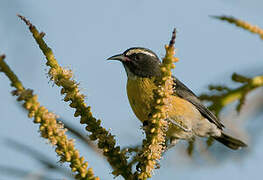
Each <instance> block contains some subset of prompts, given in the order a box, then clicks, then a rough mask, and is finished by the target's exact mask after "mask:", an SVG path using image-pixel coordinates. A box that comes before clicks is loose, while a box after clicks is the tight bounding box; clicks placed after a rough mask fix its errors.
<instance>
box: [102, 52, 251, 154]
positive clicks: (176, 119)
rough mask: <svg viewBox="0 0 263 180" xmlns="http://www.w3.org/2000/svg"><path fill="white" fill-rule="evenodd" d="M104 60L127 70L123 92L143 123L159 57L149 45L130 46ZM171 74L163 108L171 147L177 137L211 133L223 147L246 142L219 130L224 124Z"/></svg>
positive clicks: (148, 110) (151, 98)
mask: <svg viewBox="0 0 263 180" xmlns="http://www.w3.org/2000/svg"><path fill="white" fill-rule="evenodd" d="M107 60H117V61H120V62H121V63H122V64H123V66H124V69H125V71H126V74H127V77H128V78H127V86H126V90H127V96H128V100H129V103H130V106H131V108H132V110H133V112H134V114H135V115H136V117H137V118H138V119H139V120H140V121H141V122H142V123H143V126H146V125H147V122H148V119H149V117H150V114H151V104H152V103H153V102H154V90H155V89H156V88H157V86H156V85H155V83H154V81H155V79H156V78H158V77H159V76H161V68H160V65H161V61H160V59H159V57H158V56H157V55H156V54H155V53H154V52H153V51H152V50H150V49H147V48H143V47H132V48H129V49H127V50H126V51H124V52H123V53H121V54H117V55H114V56H111V57H110V58H108V59H107ZM172 78H173V94H172V96H170V97H169V101H168V102H169V105H170V106H169V107H171V108H169V110H167V111H168V112H166V114H167V119H166V120H167V121H168V122H169V124H170V125H169V127H168V130H167V132H166V141H167V142H168V141H169V143H170V144H169V145H168V146H167V148H169V147H173V146H174V145H175V144H176V143H177V142H178V141H179V140H188V141H191V140H193V139H194V138H195V137H196V136H197V137H212V138H213V139H215V140H217V141H218V142H220V143H222V144H223V145H225V146H226V147H228V148H230V149H233V150H237V149H240V148H242V147H246V146H247V145H246V144H245V143H244V142H242V141H241V140H239V139H236V138H234V137H231V136H230V135H227V134H226V133H225V132H223V128H224V125H223V124H222V123H221V122H220V120H219V119H218V118H217V117H216V116H215V115H214V114H213V113H212V112H211V111H210V110H209V109H208V108H207V107H206V106H205V105H203V104H202V102H201V101H200V100H199V99H198V97H197V96H196V95H195V94H194V93H193V92H192V91H191V90H190V89H189V88H188V87H187V86H186V85H184V84H183V83H182V82H181V81H180V80H179V79H178V78H176V77H175V76H172Z"/></svg>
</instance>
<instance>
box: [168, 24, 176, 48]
mask: <svg viewBox="0 0 263 180" xmlns="http://www.w3.org/2000/svg"><path fill="white" fill-rule="evenodd" d="M175 39H176V28H174V30H173V33H172V38H171V41H170V43H169V46H170V47H173V46H174V44H175Z"/></svg>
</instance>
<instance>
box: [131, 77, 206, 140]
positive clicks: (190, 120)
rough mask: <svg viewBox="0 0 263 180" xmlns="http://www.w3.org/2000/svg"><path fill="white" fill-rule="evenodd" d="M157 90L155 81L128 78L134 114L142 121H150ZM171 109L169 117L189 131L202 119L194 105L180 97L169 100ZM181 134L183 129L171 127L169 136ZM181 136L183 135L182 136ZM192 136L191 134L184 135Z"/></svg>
mask: <svg viewBox="0 0 263 180" xmlns="http://www.w3.org/2000/svg"><path fill="white" fill-rule="evenodd" d="M154 89H156V86H155V84H154V80H153V79H149V78H136V79H132V78H128V82H127V95H128V99H129V102H130V105H131V107H132V110H133V112H134V113H135V115H136V116H137V118H138V119H139V120H140V121H142V122H143V121H145V120H148V117H149V113H151V104H152V102H153V90H154ZM169 101H170V102H169V103H170V104H171V106H170V107H171V108H169V112H167V114H168V117H169V118H171V119H172V120H174V121H176V122H177V123H179V124H181V125H182V126H183V127H186V128H187V129H192V127H193V124H194V123H195V122H198V121H200V120H201V119H202V116H201V114H200V113H199V111H198V110H197V109H196V108H195V106H194V105H193V104H191V103H190V102H188V101H187V100H185V99H182V98H180V97H178V96H172V97H171V98H170V100H169ZM174 133H176V134H178V133H179V134H181V133H182V129H180V128H178V127H176V126H174V125H171V126H170V128H169V131H168V136H171V135H172V134H174ZM180 136H181V135H180ZM182 136H184V137H188V136H191V133H186V134H185V135H182Z"/></svg>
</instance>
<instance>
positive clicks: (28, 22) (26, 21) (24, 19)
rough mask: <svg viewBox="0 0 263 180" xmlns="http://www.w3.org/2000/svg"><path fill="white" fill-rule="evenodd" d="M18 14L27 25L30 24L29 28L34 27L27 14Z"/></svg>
mask: <svg viewBox="0 0 263 180" xmlns="http://www.w3.org/2000/svg"><path fill="white" fill-rule="evenodd" d="M17 16H18V17H19V18H20V19H21V20H22V21H24V22H25V23H26V25H28V26H29V28H31V27H33V25H32V24H31V22H30V21H29V20H27V19H26V17H25V16H22V15H20V14H17Z"/></svg>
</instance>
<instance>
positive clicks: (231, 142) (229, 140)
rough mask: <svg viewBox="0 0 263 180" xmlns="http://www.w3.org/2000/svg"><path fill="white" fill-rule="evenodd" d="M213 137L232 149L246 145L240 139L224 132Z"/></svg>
mask: <svg viewBox="0 0 263 180" xmlns="http://www.w3.org/2000/svg"><path fill="white" fill-rule="evenodd" d="M214 139H215V140H217V141H219V142H220V143H222V144H224V145H225V146H227V147H229V148H230V149H233V150H237V149H240V148H242V147H247V145H246V144H245V143H243V142H242V141H240V140H238V139H235V138H233V137H231V136H229V135H227V134H224V133H221V136H219V137H214Z"/></svg>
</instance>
